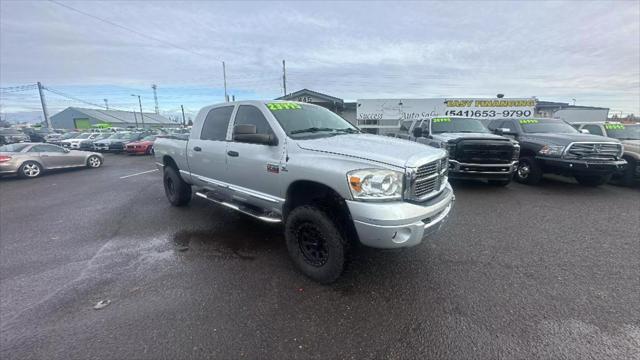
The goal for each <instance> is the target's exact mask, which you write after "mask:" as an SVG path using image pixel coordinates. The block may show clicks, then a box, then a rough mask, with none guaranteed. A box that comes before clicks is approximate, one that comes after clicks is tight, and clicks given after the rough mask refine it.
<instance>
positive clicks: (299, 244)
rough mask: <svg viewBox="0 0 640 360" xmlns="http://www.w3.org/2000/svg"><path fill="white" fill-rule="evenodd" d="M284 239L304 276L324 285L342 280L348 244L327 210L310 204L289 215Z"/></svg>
mask: <svg viewBox="0 0 640 360" xmlns="http://www.w3.org/2000/svg"><path fill="white" fill-rule="evenodd" d="M284 236H285V240H286V243H287V249H288V251H289V256H291V259H292V260H293V263H294V264H295V265H296V267H297V268H298V269H299V270H300V271H301V272H302V273H303V274H305V275H306V276H308V277H309V278H311V279H313V280H315V281H317V282H319V283H322V284H329V283H332V282H334V281H336V280H337V279H338V278H339V277H340V275H341V274H342V272H343V270H344V266H345V262H346V259H347V252H348V242H347V239H346V238H345V237H344V235H343V234H342V232H341V231H340V230H339V228H338V226H336V224H335V223H334V221H332V220H331V218H330V217H329V216H328V215H327V214H326V213H325V212H324V211H322V210H320V209H318V208H316V207H314V206H310V205H304V206H300V207H297V208H295V209H293V210H292V211H291V212H290V213H289V215H288V216H287V219H286V223H285V230H284ZM314 254H315V255H314Z"/></svg>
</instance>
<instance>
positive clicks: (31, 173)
mask: <svg viewBox="0 0 640 360" xmlns="http://www.w3.org/2000/svg"><path fill="white" fill-rule="evenodd" d="M22 171H23V172H24V174H25V175H27V176H28V177H36V176H38V175H39V174H40V166H38V165H36V164H25V165H24V166H23V167H22Z"/></svg>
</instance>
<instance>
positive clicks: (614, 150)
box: [564, 143, 622, 160]
mask: <svg viewBox="0 0 640 360" xmlns="http://www.w3.org/2000/svg"><path fill="white" fill-rule="evenodd" d="M621 147H622V146H621V145H620V144H616V143H573V144H571V145H569V147H568V148H567V149H566V150H565V153H564V158H566V159H596V160H598V159H601V160H611V159H616V158H617V157H618V156H620V153H621V152H622V151H621V150H622V149H621Z"/></svg>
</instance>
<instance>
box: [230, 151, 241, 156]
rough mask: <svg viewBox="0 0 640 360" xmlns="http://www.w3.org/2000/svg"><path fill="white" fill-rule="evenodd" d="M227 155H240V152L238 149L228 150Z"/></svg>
mask: <svg viewBox="0 0 640 360" xmlns="http://www.w3.org/2000/svg"><path fill="white" fill-rule="evenodd" d="M227 155H229V156H233V157H237V156H238V155H240V154H238V152H237V151H227Z"/></svg>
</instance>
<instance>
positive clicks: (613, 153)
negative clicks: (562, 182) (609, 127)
mask: <svg viewBox="0 0 640 360" xmlns="http://www.w3.org/2000/svg"><path fill="white" fill-rule="evenodd" d="M489 129H491V130H493V131H496V132H497V133H499V134H502V135H507V136H513V137H514V138H515V139H516V140H517V141H518V142H519V143H520V147H521V148H520V159H519V162H518V169H517V171H516V174H515V178H516V180H517V181H518V182H521V183H524V184H530V185H534V184H537V183H538V182H540V180H541V179H542V175H543V174H545V173H555V174H559V175H565V176H572V177H575V179H576V180H577V181H578V183H580V184H582V185H586V186H599V185H602V184H604V183H606V182H607V181H608V180H609V179H610V178H611V176H612V175H614V174H616V173H619V172H621V171H623V170H624V167H625V165H626V164H627V162H626V161H625V160H624V159H623V158H622V154H623V147H622V144H621V143H620V141H618V140H615V139H610V138H606V137H604V136H597V135H590V134H582V133H580V132H579V131H578V130H576V129H575V128H573V127H572V126H571V125H569V124H568V123H566V122H564V121H563V120H560V119H496V120H493V121H491V122H490V123H489Z"/></svg>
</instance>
